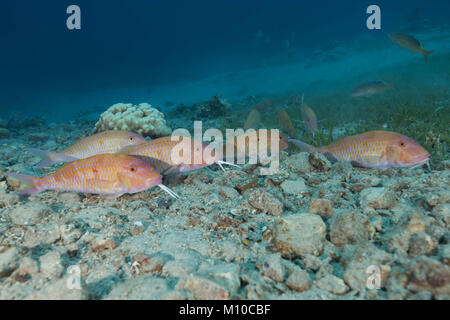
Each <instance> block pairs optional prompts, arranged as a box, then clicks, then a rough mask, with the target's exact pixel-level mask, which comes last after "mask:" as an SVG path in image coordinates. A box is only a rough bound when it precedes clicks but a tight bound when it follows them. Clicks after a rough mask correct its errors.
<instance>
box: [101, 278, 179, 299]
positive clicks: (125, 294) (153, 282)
mask: <svg viewBox="0 0 450 320" xmlns="http://www.w3.org/2000/svg"><path fill="white" fill-rule="evenodd" d="M171 291H172V290H171V289H170V287H169V285H168V283H167V280H165V279H162V278H157V277H156V276H153V275H147V276H142V277H136V278H132V279H128V280H125V281H124V282H121V283H118V284H117V285H116V286H114V287H113V288H112V290H111V291H110V292H109V293H108V295H106V297H105V300H123V299H127V300H161V299H165V297H168V296H169V294H170V292H171Z"/></svg>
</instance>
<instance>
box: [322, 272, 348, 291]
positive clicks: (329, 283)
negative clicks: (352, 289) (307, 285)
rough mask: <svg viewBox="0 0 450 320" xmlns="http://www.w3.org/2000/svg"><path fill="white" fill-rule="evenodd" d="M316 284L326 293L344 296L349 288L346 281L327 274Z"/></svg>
mask: <svg viewBox="0 0 450 320" xmlns="http://www.w3.org/2000/svg"><path fill="white" fill-rule="evenodd" d="M314 284H315V285H316V286H317V287H318V288H320V289H322V290H325V291H328V292H331V293H333V294H337V295H342V294H344V293H346V292H347V291H348V290H349V288H348V286H347V285H346V284H345V282H344V280H342V279H341V278H338V277H336V276H334V275H332V274H327V275H325V276H324V277H323V278H320V279H318V280H316V281H315V282H314Z"/></svg>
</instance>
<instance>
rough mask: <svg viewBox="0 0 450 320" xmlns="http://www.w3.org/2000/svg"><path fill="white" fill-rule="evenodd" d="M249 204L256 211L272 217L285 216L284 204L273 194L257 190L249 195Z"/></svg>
mask: <svg viewBox="0 0 450 320" xmlns="http://www.w3.org/2000/svg"><path fill="white" fill-rule="evenodd" d="M248 202H249V203H250V205H251V206H252V207H254V208H256V209H259V210H261V211H262V212H263V213H268V214H270V215H272V216H281V215H282V214H283V204H282V203H281V201H280V200H278V199H277V198H276V197H275V196H273V195H272V194H270V193H268V192H266V191H263V190H260V189H257V190H254V191H252V192H250V194H249V195H248Z"/></svg>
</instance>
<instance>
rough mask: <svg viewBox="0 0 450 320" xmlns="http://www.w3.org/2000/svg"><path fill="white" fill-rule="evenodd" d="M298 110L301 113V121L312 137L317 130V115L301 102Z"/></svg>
mask: <svg viewBox="0 0 450 320" xmlns="http://www.w3.org/2000/svg"><path fill="white" fill-rule="evenodd" d="M300 112H301V114H302V119H303V122H304V123H305V126H306V129H308V131H309V132H310V133H311V134H312V136H313V138H314V136H315V134H316V131H317V117H316V114H315V113H314V111H313V110H312V109H311V108H310V107H308V105H306V104H304V103H302V105H301V107H300Z"/></svg>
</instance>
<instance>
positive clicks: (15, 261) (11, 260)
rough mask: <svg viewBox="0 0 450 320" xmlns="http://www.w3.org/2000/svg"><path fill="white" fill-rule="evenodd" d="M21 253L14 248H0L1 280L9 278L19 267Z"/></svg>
mask: <svg viewBox="0 0 450 320" xmlns="http://www.w3.org/2000/svg"><path fill="white" fill-rule="evenodd" d="M19 260H20V257H19V253H18V250H17V248H15V247H12V248H8V249H6V250H2V249H1V247H0V278H3V277H8V276H9V275H10V274H11V273H12V272H13V271H14V270H16V269H17V267H18V266H19Z"/></svg>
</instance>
